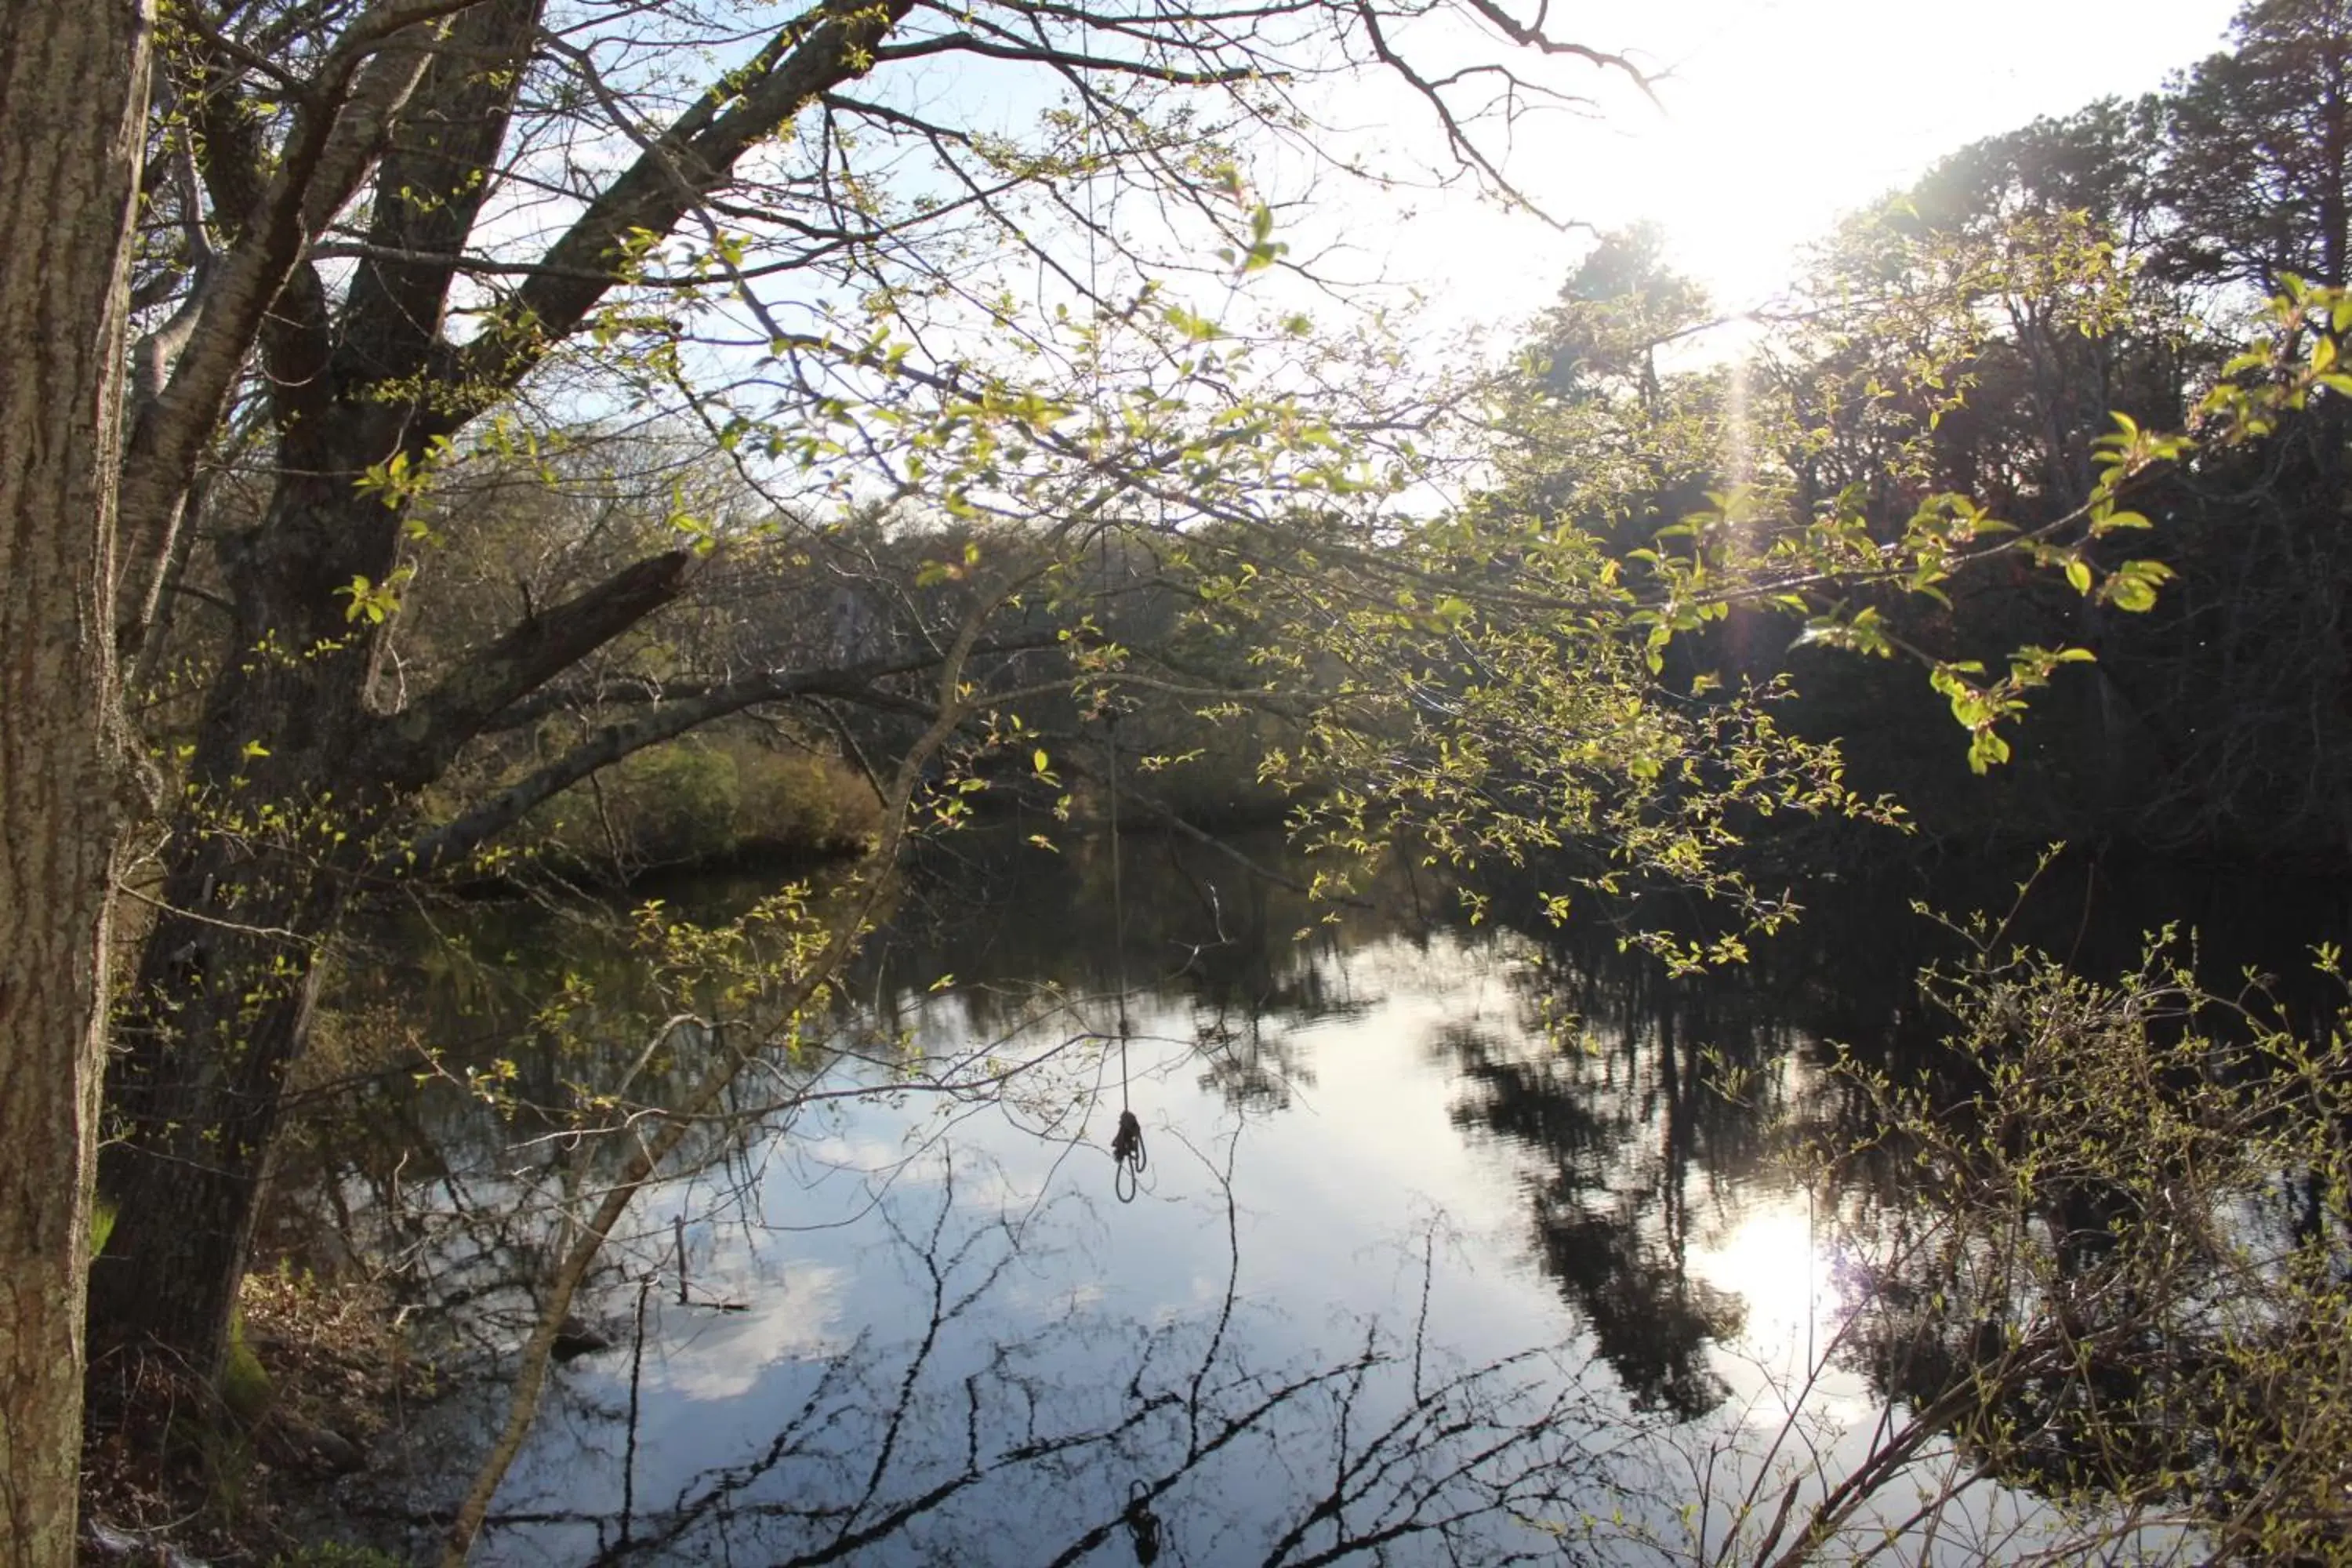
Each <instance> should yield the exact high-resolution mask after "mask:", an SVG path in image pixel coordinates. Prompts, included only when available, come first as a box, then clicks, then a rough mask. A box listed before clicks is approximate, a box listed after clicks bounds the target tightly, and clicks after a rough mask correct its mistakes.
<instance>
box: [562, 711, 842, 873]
mask: <svg viewBox="0 0 2352 1568" xmlns="http://www.w3.org/2000/svg"><path fill="white" fill-rule="evenodd" d="M880 821H881V808H880V804H879V803H878V802H877V800H876V798H875V795H874V791H873V788H872V786H871V785H869V784H867V783H866V780H865V779H864V778H863V777H862V776H860V775H859V774H858V773H856V771H855V770H853V769H851V768H850V767H849V766H847V765H846V764H845V763H840V762H837V761H835V760H834V759H832V758H829V757H823V756H818V755H815V754H813V753H810V752H784V751H779V750H776V749H774V748H772V747H770V746H767V745H763V744H761V742H758V741H757V740H754V739H752V738H751V737H749V736H744V735H734V734H719V735H698V736H692V737H688V738H687V739H685V740H681V741H678V742H673V743H671V744H669V745H666V746H659V747H655V748H652V749H649V750H647V751H643V752H636V753H635V754H634V755H631V756H629V757H627V758H625V759H624V760H623V761H622V762H620V763H617V764H615V765H614V766H613V767H610V768H607V769H605V770H604V772H602V773H598V774H597V775H596V776H595V777H594V778H593V779H591V780H589V781H588V782H587V783H585V784H581V785H579V786H578V787H576V788H574V789H572V791H570V792H568V793H567V794H566V795H563V796H562V797H561V798H560V799H558V800H557V801H555V802H553V803H551V805H549V806H547V807H545V808H542V811H541V813H540V826H541V845H542V847H543V850H544V852H546V853H549V854H551V855H553V856H555V857H556V858H559V859H561V860H564V861H567V862H571V863H573V864H576V865H579V866H583V867H588V868H594V869H596V870H598V871H600V872H604V873H606V874H609V875H613V876H615V877H618V878H621V879H626V878H628V877H632V876H635V875H636V874H638V873H640V872H642V871H646V870H651V869H655V868H661V867H665V866H677V865H684V864H691V863H695V862H703V861H718V860H724V859H727V858H732V857H735V856H739V855H747V854H758V853H765V854H776V853H782V854H789V855H805V856H810V857H816V856H827V855H837V854H843V853H846V852H849V851H852V850H855V849H856V848H857V847H859V846H861V845H862V844H864V843H865V842H866V840H867V839H868V838H869V837H871V836H872V835H873V834H874V833H875V832H876V831H877V829H878V827H879V825H880Z"/></svg>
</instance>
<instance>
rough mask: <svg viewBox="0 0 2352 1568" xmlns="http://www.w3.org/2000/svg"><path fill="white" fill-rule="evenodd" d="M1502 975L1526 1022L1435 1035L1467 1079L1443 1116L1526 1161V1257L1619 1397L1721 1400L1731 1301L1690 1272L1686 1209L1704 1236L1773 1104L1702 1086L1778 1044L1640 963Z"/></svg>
mask: <svg viewBox="0 0 2352 1568" xmlns="http://www.w3.org/2000/svg"><path fill="white" fill-rule="evenodd" d="M1583 945H1584V946H1585V947H1586V948H1588V949H1589V948H1593V947H1597V946H1598V945H1599V944H1596V943H1591V942H1587V943H1585V944H1583ZM1516 974H1517V984H1518V985H1519V987H1520V988H1521V992H1522V998H1523V1004H1524V1006H1523V1011H1524V1012H1525V1014H1526V1016H1525V1017H1524V1018H1523V1019H1522V1020H1521V1022H1522V1024H1523V1025H1524V1027H1523V1028H1522V1029H1520V1030H1518V1031H1516V1032H1515V1033H1514V1035H1513V1037H1511V1038H1508V1039H1507V1038H1506V1037H1504V1036H1502V1035H1499V1034H1497V1033H1496V1032H1494V1031H1492V1030H1486V1029H1481V1028H1477V1027H1475V1026H1450V1027H1448V1028H1446V1029H1445V1030H1444V1031H1442V1032H1441V1034H1440V1036H1439V1038H1438V1041H1437V1046H1436V1048H1437V1049H1438V1050H1439V1051H1440V1053H1441V1054H1443V1055H1444V1057H1445V1058H1447V1059H1448V1060H1449V1063H1450V1064H1451V1065H1452V1066H1453V1068H1454V1070H1455V1071H1456V1072H1458V1073H1459V1074H1460V1076H1461V1078H1462V1079H1463V1080H1464V1083H1465V1091H1464V1093H1463V1095H1462V1097H1461V1098H1460V1100H1458V1101H1457V1102H1456V1104H1455V1105H1454V1110H1453V1118H1454V1123H1455V1124H1456V1125H1457V1126H1460V1127H1464V1128H1465V1129H1474V1130H1478V1131H1485V1132H1486V1133H1488V1134H1491V1135H1493V1136H1496V1137H1498V1138H1501V1139H1504V1140H1506V1141H1507V1142H1510V1143H1512V1144H1514V1145H1516V1146H1517V1147H1519V1148H1521V1149H1523V1150H1525V1151H1527V1152H1530V1153H1532V1154H1534V1155H1535V1156H1537V1158H1538V1162H1539V1164H1538V1171H1537V1172H1536V1173H1534V1174H1532V1175H1531V1176H1530V1177H1529V1179H1528V1205H1529V1210H1530V1218H1531V1221H1532V1228H1533V1231H1534V1238H1533V1245H1534V1251H1535V1254H1536V1258H1537V1260H1538V1264H1539V1265H1540V1267H1541V1268H1543V1270H1544V1272H1545V1273H1546V1274H1547V1275H1548V1276H1549V1277H1550V1278H1551V1279H1553V1280H1554V1281H1556V1282H1557V1283H1558V1285H1559V1289H1560V1293H1561V1295H1562V1296H1563V1297H1564V1298H1565V1299H1566V1300H1568V1301H1569V1303H1570V1305H1571V1306H1573V1307H1574V1308H1576V1310H1578V1312H1579V1313H1580V1316H1581V1317H1582V1319H1583V1321H1584V1322H1585V1324H1586V1326H1587V1327H1588V1329H1589V1330H1590V1331H1591V1334H1592V1336H1593V1338H1594V1341H1595V1342H1596V1344H1597V1347H1598V1349H1599V1350H1600V1352H1601V1355H1602V1356H1603V1357H1605V1358H1606V1359H1607V1360H1608V1362H1609V1363H1610V1364H1611V1366H1612V1367H1613V1368H1614V1369H1615V1370H1616V1373H1617V1375H1618V1376H1619V1378H1620V1379H1622V1382H1623V1384H1624V1385H1625V1387H1626V1390H1627V1391H1628V1393H1629V1394H1631V1395H1632V1397H1633V1399H1634V1400H1635V1401H1636V1402H1637V1403H1638V1404H1639V1405H1643V1407H1645V1408H1654V1409H1662V1410H1665V1411H1668V1412H1671V1413H1673V1414H1674V1415H1677V1416H1681V1417H1685V1418H1689V1417H1695V1416H1697V1415H1702V1414H1704V1413H1706V1411H1708V1410H1711V1409H1713V1408H1714V1407H1715V1406H1716V1405H1717V1403H1719V1402H1720V1400H1721V1399H1722V1397H1723V1393H1724V1390H1723V1386H1722V1384H1721V1383H1720V1382H1719V1381H1718V1380H1717V1377H1716V1376H1715V1374H1714V1373H1713V1372H1712V1371H1711V1370H1710V1369H1709V1367H1708V1364H1707V1354H1708V1349H1709V1347H1710V1346H1711V1345H1713V1344H1715V1343H1717V1342H1721V1341H1723V1340H1725V1339H1727V1338H1728V1337H1730V1336H1732V1335H1735V1334H1737V1333H1738V1331H1739V1330H1740V1328H1741V1326H1742V1323H1743V1321H1744V1320H1745V1304H1744V1303H1743V1302H1742V1301H1741V1300H1740V1299H1739V1297H1738V1296H1737V1295H1734V1294H1730V1293H1728V1292H1726V1291H1723V1290H1720V1289H1716V1288H1714V1287H1712V1286H1710V1285H1708V1284H1707V1283H1706V1281H1705V1280H1703V1279H1694V1278H1693V1277H1692V1276H1691V1274H1690V1272H1689V1268H1688V1251H1689V1247H1690V1244H1691V1240H1692V1227H1693V1223H1694V1215H1693V1207H1694V1202H1693V1200H1694V1196H1695V1195H1696V1200H1697V1205H1696V1206H1697V1208H1698V1215H1697V1218H1698V1221H1699V1223H1700V1224H1701V1226H1704V1223H1705V1221H1706V1217H1707V1215H1708V1214H1709V1213H1710V1211H1711V1208H1712V1206H1713V1204H1714V1203H1715V1202H1716V1201H1717V1200H1719V1199H1720V1198H1722V1197H1723V1196H1725V1195H1726V1193H1727V1189H1728V1188H1729V1187H1731V1186H1734V1185H1737V1184H1740V1183H1742V1182H1745V1181H1748V1180H1750V1179H1752V1178H1753V1177H1755V1176H1756V1175H1757V1174H1758V1173H1759V1171H1760V1170H1761V1169H1762V1167H1763V1166H1764V1164H1765V1163H1766V1161H1767V1158H1768V1153H1769V1151H1768V1150H1767V1148H1766V1145H1765V1139H1766V1136H1767V1128H1768V1127H1769V1123H1770V1122H1771V1121H1773V1120H1774V1119H1775V1116H1776V1109H1775V1108H1774V1107H1772V1106H1770V1105H1769V1104H1759V1103H1757V1098H1756V1097H1757V1094H1758V1093H1759V1092H1761V1093H1766V1094H1768V1095H1769V1091H1771V1090H1772V1089H1774V1088H1775V1087H1776V1083H1777V1080H1775V1079H1768V1078H1766V1077H1764V1076H1762V1075H1759V1076H1758V1077H1757V1078H1756V1079H1754V1080H1753V1081H1754V1083H1755V1084H1756V1086H1757V1088H1756V1089H1755V1090H1752V1091H1751V1093H1750V1096H1749V1098H1748V1100H1747V1102H1746V1103H1738V1102H1735V1101H1733V1100H1729V1099H1727V1098H1726V1097H1725V1096H1724V1095H1723V1094H1722V1093H1720V1092H1719V1091H1718V1089H1717V1088H1716V1087H1714V1085H1715V1084H1716V1082H1717V1079H1719V1077H1720V1075H1722V1074H1724V1073H1726V1072H1740V1071H1743V1070H1748V1071H1752V1070H1753V1069H1757V1068H1764V1067H1767V1066H1769V1064H1770V1063H1771V1062H1772V1061H1774V1060H1775V1059H1776V1058H1778V1057H1779V1056H1780V1054H1781V1053H1782V1052H1783V1050H1784V1049H1785V1045H1784V1041H1785V1038H1786V1037H1785V1035H1783V1034H1782V1033H1780V1032H1779V1031H1776V1030H1773V1029H1769V1028H1767V1027H1763V1026H1759V1024H1758V1023H1757V1021H1756V1020H1755V1019H1754V1018H1753V1017H1752V1016H1749V1015H1748V1012H1747V1010H1746V1009H1745V1008H1743V1007H1742V1006H1740V1005H1738V1001H1737V999H1736V998H1731V997H1727V996H1726V995H1725V994H1722V993H1721V992H1720V990H1719V989H1717V988H1710V987H1707V986H1704V985H1696V984H1675V983H1673V982H1669V981H1667V980H1666V979H1664V977H1663V976H1662V975H1661V974H1660V973H1658V972H1657V970H1656V968H1655V966H1654V965H1653V964H1651V963H1648V962H1647V961H1646V960H1644V959H1643V958H1642V957H1640V956H1639V955H1631V956H1628V955H1621V954H1615V953H1608V954H1606V955H1603V954H1602V953H1601V952H1592V951H1585V952H1575V951H1572V950H1570V948H1568V947H1567V946H1565V945H1564V944H1561V943H1559V942H1554V943H1553V944H1551V945H1549V946H1547V947H1545V948H1543V949H1541V950H1539V951H1538V952H1536V953H1535V954H1534V955H1533V956H1532V957H1531V959H1530V961H1529V962H1528V963H1526V964H1524V965H1523V966H1521V967H1520V968H1519V969H1518V970H1517V972H1516ZM1563 1013H1565V1014H1567V1015H1570V1016H1573V1017H1574V1018H1575V1019H1577V1020H1578V1021H1579V1022H1580V1025H1581V1026H1582V1031H1583V1036H1584V1038H1583V1040H1582V1041H1581V1042H1577V1041H1563V1040H1560V1039H1559V1038H1557V1037H1556V1036H1555V1035H1554V1034H1553V1033H1552V1032H1551V1031H1548V1030H1547V1028H1546V1027H1545V1023H1546V1021H1547V1020H1549V1019H1553V1018H1556V1017H1558V1016H1561V1015H1562V1014H1563ZM1694 1188H1696V1194H1694Z"/></svg>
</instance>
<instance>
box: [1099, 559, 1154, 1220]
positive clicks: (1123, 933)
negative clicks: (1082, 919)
mask: <svg viewBox="0 0 2352 1568" xmlns="http://www.w3.org/2000/svg"><path fill="white" fill-rule="evenodd" d="M1104 555H1105V559H1106V567H1105V572H1106V574H1108V555H1109V551H1108V547H1106V549H1105V551H1104ZM1103 778H1104V780H1105V782H1106V786H1107V787H1108V790H1109V792H1110V906H1111V933H1112V934H1111V945H1112V952H1113V955H1114V959H1115V962H1116V963H1117V965H1118V1131H1117V1132H1115V1133H1113V1134H1112V1135H1111V1141H1110V1157H1111V1163H1112V1170H1111V1178H1110V1190H1111V1192H1112V1193H1113V1194H1115V1195H1116V1196H1117V1197H1118V1201H1119V1202H1121V1203H1123V1204H1131V1203H1133V1202H1134V1201H1135V1194H1137V1193H1138V1192H1139V1191H1140V1190H1141V1184H1142V1180H1143V1173H1144V1170H1145V1168H1146V1167H1147V1166H1148V1165H1150V1163H1151V1157H1150V1154H1149V1153H1147V1152H1145V1150H1144V1147H1143V1123H1142V1122H1141V1121H1138V1120H1137V1119H1136V1115H1135V1108H1134V1106H1133V1105H1132V1104H1130V1103H1129V1099H1128V1069H1127V1041H1128V1036H1129V1028H1128V1022H1127V892H1126V889H1125V887H1124V886H1123V884H1122V882H1121V879H1120V868H1119V861H1120V859H1121V858H1122V856H1121V853H1120V851H1121V845H1120V840H1119V836H1118V710H1116V709H1113V708H1111V707H1110V706H1109V705H1108V701H1106V703H1105V706H1104V708H1103Z"/></svg>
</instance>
